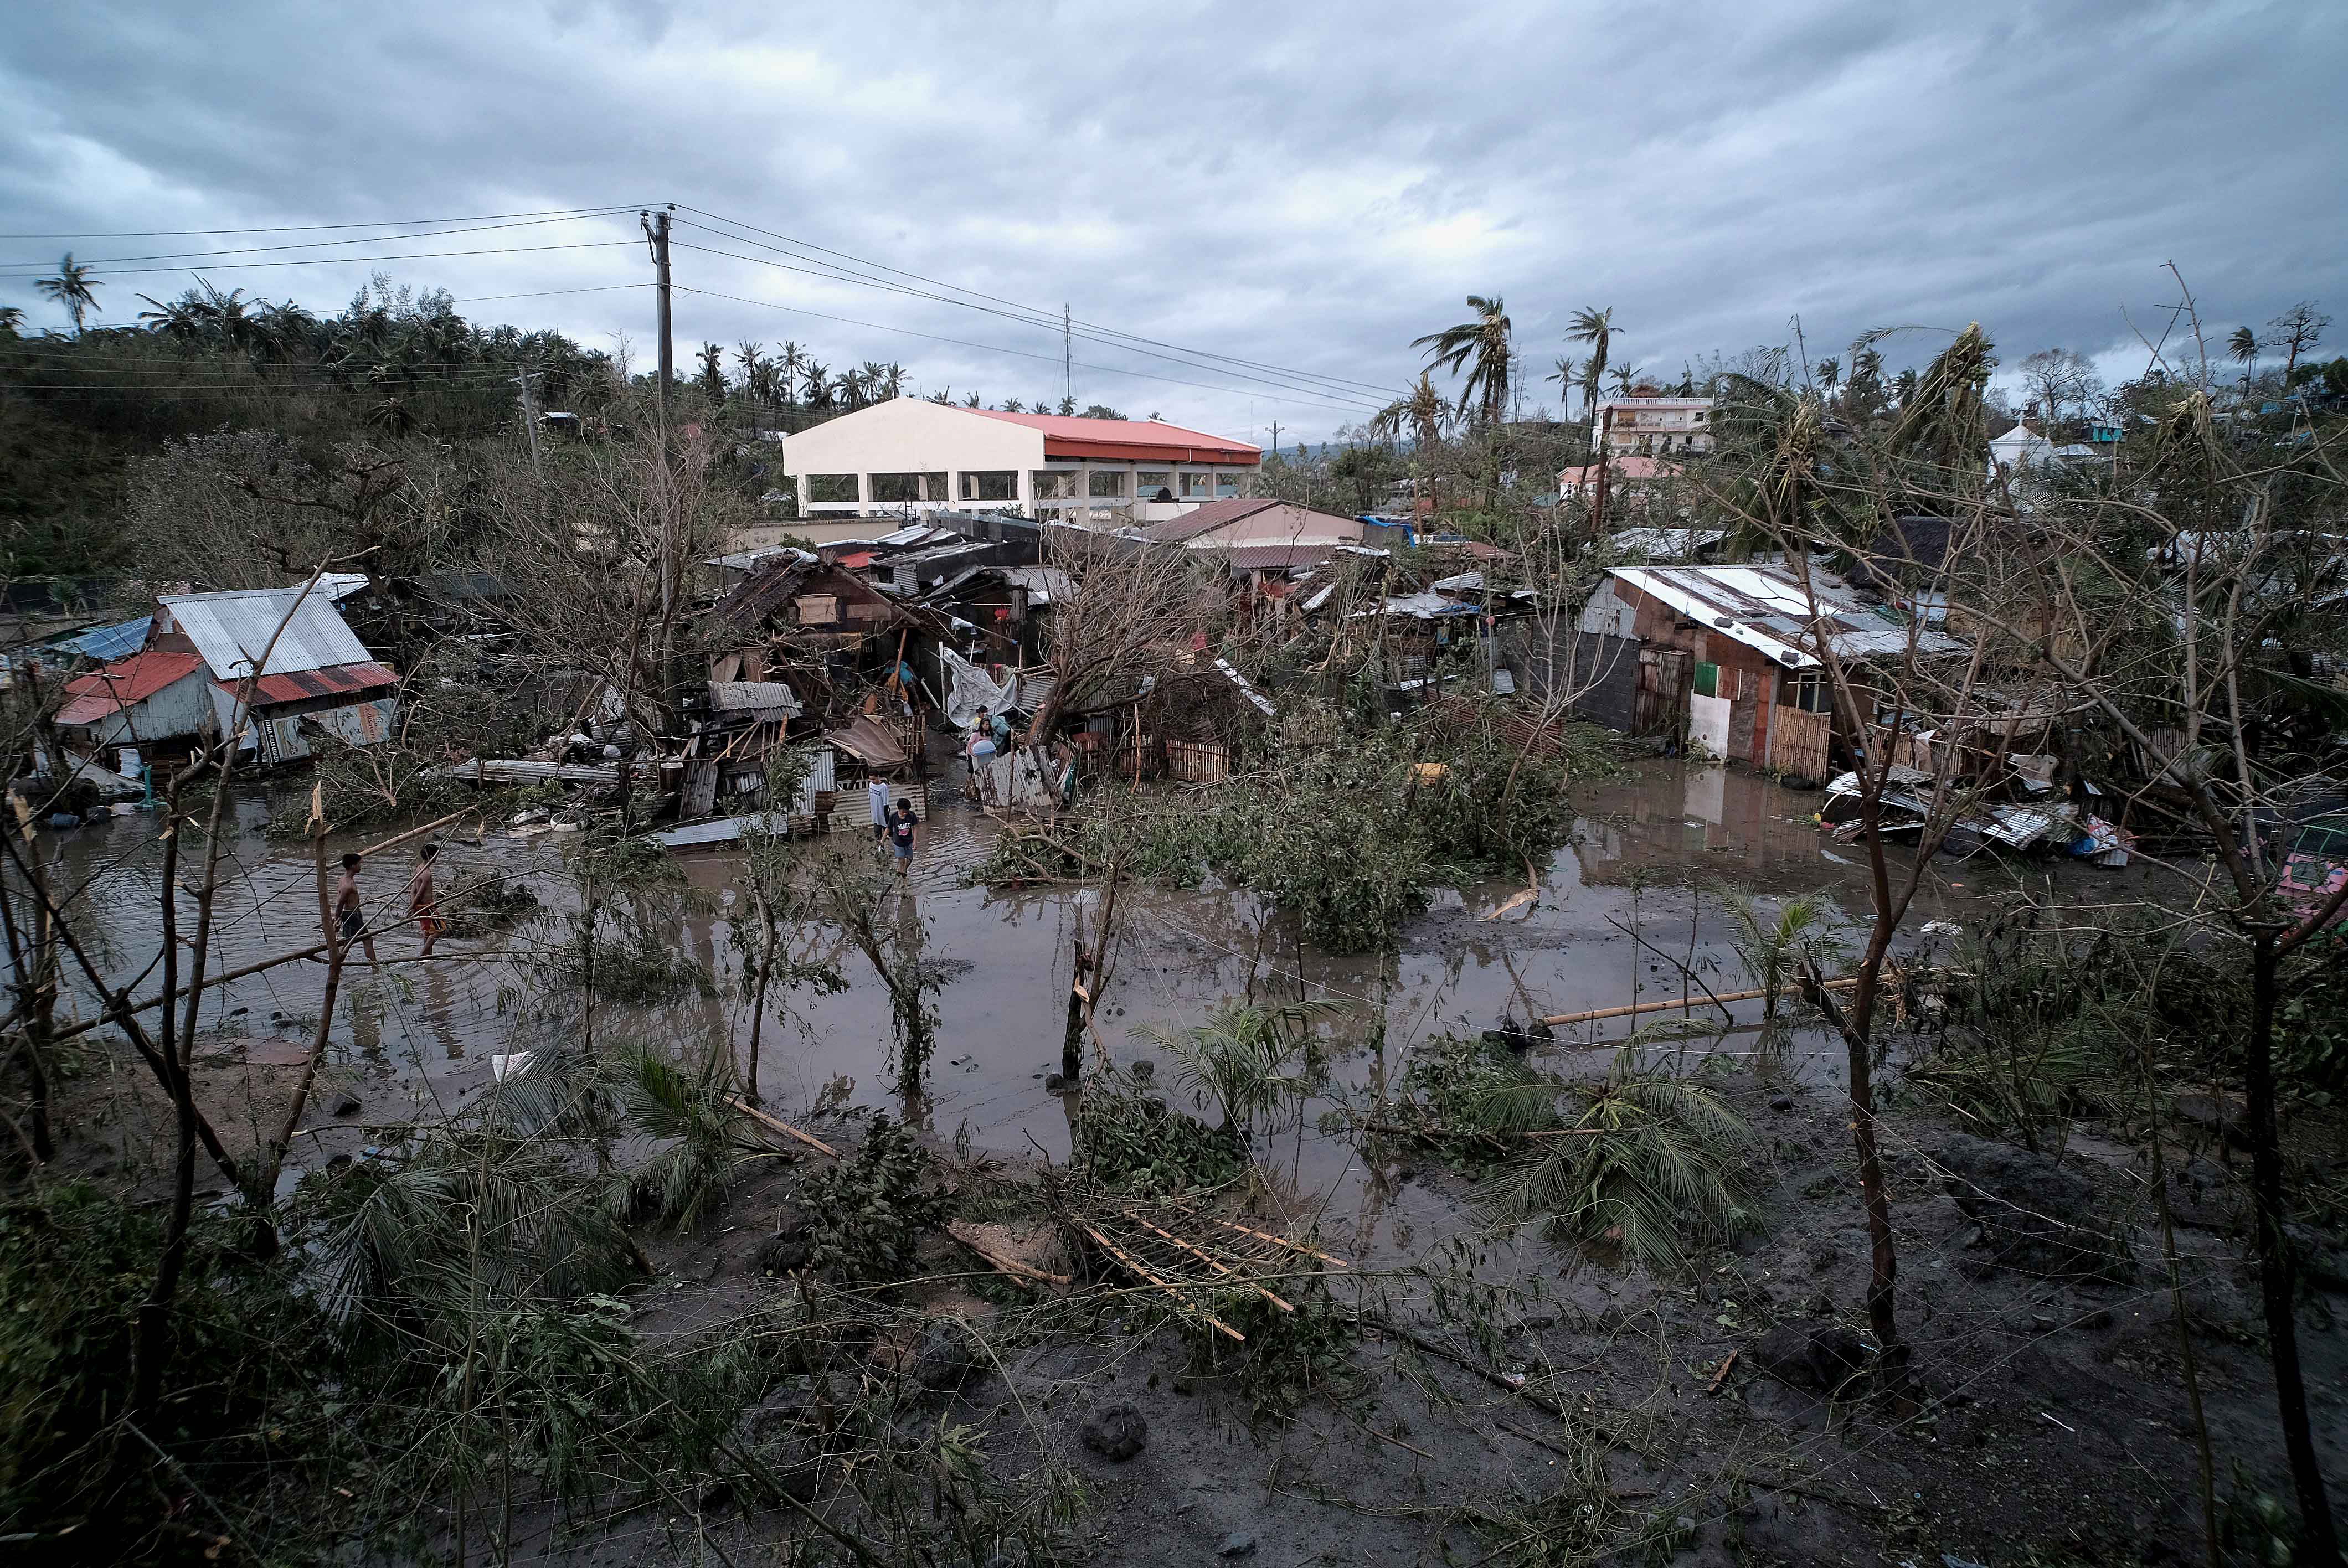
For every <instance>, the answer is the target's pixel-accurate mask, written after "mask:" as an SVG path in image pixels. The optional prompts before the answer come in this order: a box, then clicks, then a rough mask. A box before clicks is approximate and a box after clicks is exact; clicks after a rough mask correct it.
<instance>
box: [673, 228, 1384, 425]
mask: <svg viewBox="0 0 2348 1568" xmlns="http://www.w3.org/2000/svg"><path fill="white" fill-rule="evenodd" d="M682 210H685V211H687V212H692V213H695V214H697V215H699V216H700V217H703V218H707V219H710V220H713V221H715V222H718V223H724V224H728V225H730V226H732V227H734V228H737V229H747V230H749V231H751V232H752V233H755V234H764V235H766V236H767V238H768V239H771V240H778V241H782V242H783V243H784V244H786V245H790V246H795V247H798V248H799V249H801V250H811V251H821V252H823V254H825V255H827V256H834V257H838V258H839V260H840V261H849V262H853V263H855V264H856V265H858V266H860V267H868V268H872V269H874V270H877V271H880V272H891V273H894V274H896V275H897V276H898V277H901V278H911V279H912V280H914V281H915V282H923V283H928V284H930V285H931V286H932V287H933V288H941V289H950V290H952V291H953V292H956V293H963V294H968V295H970V296H972V297H973V299H981V300H987V301H991V302H994V303H995V304H998V305H1006V306H1009V307H1010V308H1011V309H1012V310H1014V311H1020V312H1024V313H1027V314H1028V315H1030V316H1033V317H1035V318H1037V319H1038V321H1039V323H1041V324H1044V325H1047V326H1050V327H1053V328H1055V329H1056V328H1058V327H1059V326H1060V325H1061V319H1060V318H1057V317H1055V316H1053V315H1052V313H1050V312H1049V311H1045V310H1043V309H1040V308H1039V307H1036V306H1034V305H1023V304H1021V303H1019V302H1017V301H1015V300H1006V299H1004V298H1003V297H1002V296H1001V295H999V294H989V293H986V292H983V291H981V290H977V289H969V288H964V287H963V286H962V285H960V284H958V283H949V282H944V281H942V280H941V279H937V278H932V277H928V276H925V275H924V274H922V273H920V272H906V271H904V270H903V269H901V268H898V267H891V266H889V265H888V264H887V263H885V262H881V261H869V260H866V259H865V258H862V257H860V256H854V255H851V254H850V253H849V252H847V251H834V250H832V249H830V248H829V246H824V245H818V244H816V243H815V242H814V241H807V240H797V239H793V238H792V237H791V236H789V235H788V234H780V233H777V232H776V231H773V230H771V229H762V228H760V227H758V226H757V224H755V223H750V222H747V221H745V220H741V219H737V218H726V217H723V216H721V215H719V214H717V213H715V212H710V211H706V210H703V209H701V208H698V207H693V206H684V207H683V209H682ZM737 238H738V236H737ZM746 242H748V241H746ZM803 259H808V260H812V258H803ZM1074 324H1080V325H1084V326H1087V327H1090V328H1091V329H1092V330H1094V331H1096V332H1105V333H1110V334H1111V335H1112V336H1114V337H1118V338H1126V339H1129V340H1131V341H1132V342H1134V343H1147V344H1148V345H1150V346H1151V347H1154V348H1161V349H1169V350H1172V351H1174V352H1176V353H1179V354H1197V355H1200V357H1203V358H1207V359H1219V360H1223V361H1226V362H1227V363H1229V364H1233V365H1238V366H1242V367H1246V368H1250V369H1254V370H1268V371H1275V372H1278V373H1279V374H1283V375H1288V376H1293V377H1295V378H1297V379H1299V380H1307V381H1321V382H1326V383H1329V384H1331V386H1332V387H1333V389H1346V388H1351V389H1354V390H1356V391H1360V392H1368V393H1373V394H1375V395H1377V396H1379V397H1382V398H1383V397H1389V396H1391V395H1393V393H1394V390H1395V389H1394V388H1392V387H1389V386H1386V385H1384V384H1379V383H1375V382H1366V381H1355V380H1354V379H1352V378H1351V377H1348V376H1330V375H1323V374H1320V373H1318V372H1315V371H1305V370H1298V369H1295V368H1293V367H1292V366H1284V365H1276V364H1266V363H1264V362H1262V361H1258V360H1247V359H1241V358H1238V357H1236V356H1233V355H1230V354H1217V353H1215V352H1214V351H1212V350H1210V349H1194V348H1187V347H1184V346H1183V345H1181V344H1179V343H1166V342H1162V341H1160V340H1159V339H1156V338H1148V337H1142V336H1139V335H1138V334H1136V333H1124V332H1119V331H1117V329H1116V328H1113V327H1107V326H1102V325H1100V324H1099V323H1093V322H1085V323H1074Z"/></svg>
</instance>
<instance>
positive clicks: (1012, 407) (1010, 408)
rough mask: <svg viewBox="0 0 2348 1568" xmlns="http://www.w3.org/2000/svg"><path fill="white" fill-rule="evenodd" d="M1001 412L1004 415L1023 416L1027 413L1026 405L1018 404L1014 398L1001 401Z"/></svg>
mask: <svg viewBox="0 0 2348 1568" xmlns="http://www.w3.org/2000/svg"><path fill="white" fill-rule="evenodd" d="M1003 412H1004V413H1005V414H1025V413H1026V412H1027V405H1025V404H1024V403H1022V402H1020V401H1019V400H1018V399H1017V398H1015V397H1006V398H1004V400H1003Z"/></svg>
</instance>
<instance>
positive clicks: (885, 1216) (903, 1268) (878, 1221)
mask: <svg viewBox="0 0 2348 1568" xmlns="http://www.w3.org/2000/svg"><path fill="white" fill-rule="evenodd" d="M934 1175H935V1173H934V1171H933V1169H932V1161H931V1159H930V1152H929V1151H928V1150H927V1149H925V1148H923V1147H922V1143H921V1142H920V1140H919V1139H917V1138H916V1137H914V1135H913V1134H912V1133H911V1132H909V1131H907V1130H906V1129H905V1128H904V1127H902V1126H900V1125H899V1124H898V1123H896V1122H891V1120H890V1119H889V1118H888V1117H886V1116H875V1117H873V1118H872V1124H871V1126H870V1128H869V1129H868V1130H867V1131H866V1132H865V1134H864V1141H863V1142H862V1143H860V1144H859V1145H858V1146H857V1150H856V1153H854V1154H853V1155H851V1156H850V1157H849V1158H848V1159H845V1160H841V1161H839V1162H837V1163H834V1164H831V1165H829V1166H828V1167H826V1168H825V1169H823V1170H820V1171H818V1172H816V1173H814V1174H813V1175H812V1176H810V1177H809V1178H808V1182H807V1184H806V1185H805V1186H804V1187H803V1188H802V1189H800V1192H799V1194H798V1197H799V1202H800V1204H802V1206H803V1207H804V1208H805V1209H806V1211H807V1214H808V1228H809V1233H810V1234H809V1237H808V1245H809V1252H808V1263H809V1265H810V1266H813V1267H814V1268H816V1269H818V1270H819V1271H820V1272H822V1273H824V1274H827V1275H829V1276H832V1277H833V1278H836V1279H847V1280H865V1279H873V1280H888V1279H902V1278H904V1277H905V1276H908V1275H910V1274H911V1273H912V1272H914V1270H913V1258H914V1253H915V1250H916V1249H917V1248H918V1247H919V1246H920V1245H921V1242H922V1237H923V1236H925V1235H928V1234H929V1233H930V1232H932V1231H933V1230H935V1229H937V1228H938V1226H940V1225H943V1224H944V1223H945V1221H946V1217H947V1215H948V1214H950V1213H951V1212H952V1211H953V1202H952V1200H951V1199H949V1198H948V1197H947V1196H946V1194H945V1193H944V1192H943V1191H942V1189H941V1188H940V1187H939V1186H938V1185H937V1184H936V1182H935V1180H934Z"/></svg>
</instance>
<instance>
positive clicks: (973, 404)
mask: <svg viewBox="0 0 2348 1568" xmlns="http://www.w3.org/2000/svg"><path fill="white" fill-rule="evenodd" d="M962 405H963V407H964V408H983V407H984V406H986V405H984V404H983V403H981V402H980V401H979V400H978V394H976V393H975V392H973V393H971V394H970V395H968V396H966V397H964V398H963V400H962Z"/></svg>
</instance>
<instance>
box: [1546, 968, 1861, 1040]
mask: <svg viewBox="0 0 2348 1568" xmlns="http://www.w3.org/2000/svg"><path fill="white" fill-rule="evenodd" d="M1857 984H1859V981H1858V979H1856V978H1853V979H1840V980H1828V981H1827V982H1826V989H1828V990H1830V991H1847V990H1849V989H1851V988H1852V987H1853V986H1855V985H1857ZM1768 994H1769V992H1768V990H1767V989H1766V988H1764V989H1758V990H1750V991H1723V992H1721V993H1720V994H1719V995H1718V996H1716V997H1713V998H1711V1000H1713V1001H1716V1002H1750V1001H1758V1000H1760V999H1762V998H1763V997H1766V996H1767V995H1768ZM1696 1005H1697V1004H1696V1001H1695V999H1694V998H1693V997H1688V998H1683V999H1679V1000H1676V1001H1660V1002H1641V1003H1639V1004H1638V1005H1637V1006H1636V1007H1619V1008H1595V1009H1591V1011H1589V1012H1561V1013H1553V1014H1551V1015H1550V1016H1549V1017H1548V1018H1545V1019H1542V1020H1540V1021H1541V1022H1543V1023H1545V1024H1548V1025H1549V1026H1550V1028H1552V1029H1554V1028H1556V1027H1557V1026H1558V1025H1560V1024H1567V1023H1596V1022H1597V1021H1598V1020H1600V1019H1607V1018H1629V1017H1631V1016H1632V1015H1633V1014H1635V1013H1647V1012H1668V1011H1670V1010H1671V1009H1673V1008H1678V1009H1682V1010H1683V1011H1686V1012H1694V1010H1695V1008H1696Z"/></svg>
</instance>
